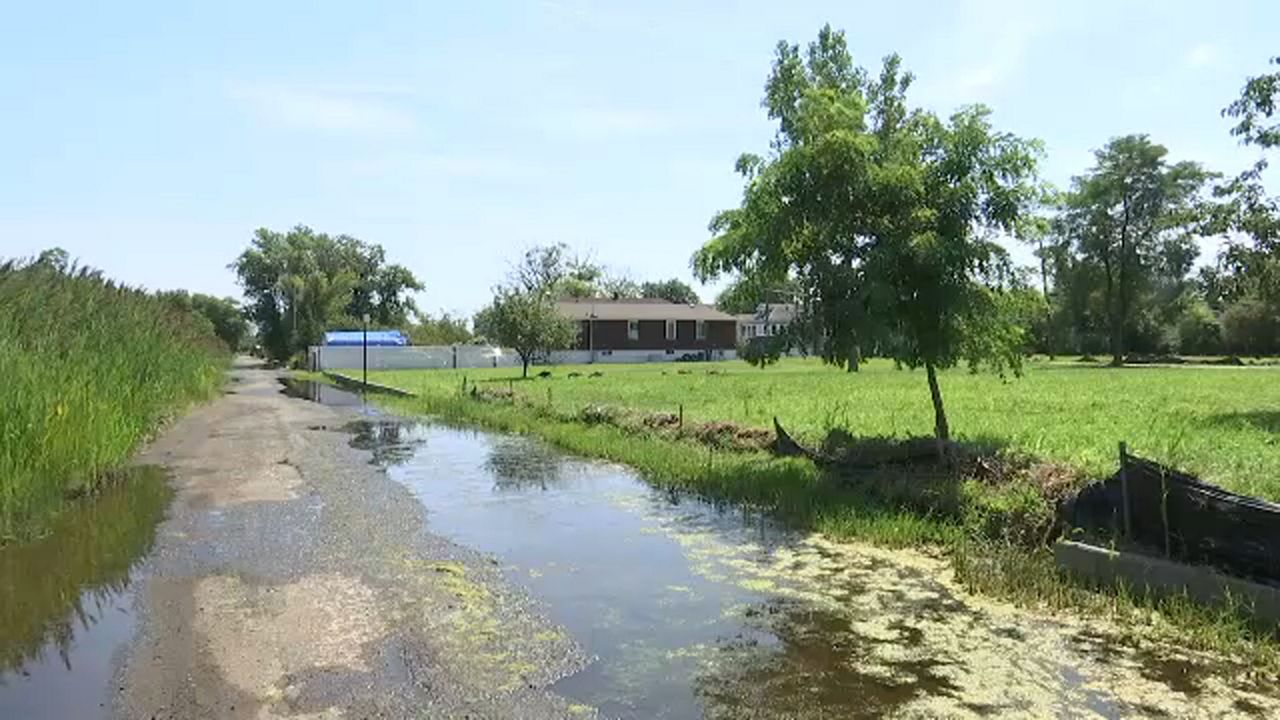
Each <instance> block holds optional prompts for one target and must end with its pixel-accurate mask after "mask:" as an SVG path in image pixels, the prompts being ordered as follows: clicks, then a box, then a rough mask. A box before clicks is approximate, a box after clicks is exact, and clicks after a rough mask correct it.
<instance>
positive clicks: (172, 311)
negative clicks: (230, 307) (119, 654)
mask: <svg viewBox="0 0 1280 720" xmlns="http://www.w3.org/2000/svg"><path fill="white" fill-rule="evenodd" d="M226 361H227V352H226V349H225V347H223V346H222V344H221V343H220V342H219V341H218V340H217V338H216V337H215V336H214V334H213V329H212V326H211V325H210V324H209V323H208V321H206V320H203V319H202V318H199V317H198V316H195V315H192V314H191V313H188V312H183V311H180V310H177V309H176V308H174V307H172V306H171V305H170V304H168V303H166V302H164V301H162V300H160V299H157V298H156V297H154V296H152V295H150V294H148V293H145V292H143V291H140V290H136V289H133V288H129V287H125V286H123V285H120V284H118V283H115V282H112V281H110V280H106V279H104V278H103V277H102V276H101V274H100V273H98V272H97V271H93V270H88V269H75V268H72V269H70V270H63V269H60V268H58V267H55V266H52V265H49V264H41V263H34V264H24V263H21V262H14V261H11V262H7V263H4V264H0V543H4V542H6V541H9V540H13V539H16V538H24V537H28V536H31V535H33V534H38V533H39V532H40V531H41V530H43V529H44V528H45V527H47V525H48V523H49V521H50V519H51V518H52V516H53V515H55V514H56V513H57V510H58V508H59V506H60V505H61V504H62V503H63V502H64V501H65V499H66V498H68V497H70V496H74V495H78V494H83V493H86V492H91V491H92V490H93V489H94V488H95V487H96V486H97V485H98V484H99V483H100V482H101V481H102V480H103V478H104V477H105V475H106V474H107V473H108V472H109V471H110V470H111V469H112V468H113V467H115V466H118V465H119V464H120V463H121V462H123V461H124V460H125V459H126V458H127V457H128V456H129V454H130V453H131V452H132V451H133V450H134V449H135V448H136V447H137V446H138V444H139V442H141V441H142V440H143V439H145V438H146V437H147V436H148V434H149V433H151V432H153V431H154V430H155V428H156V426H157V425H158V424H159V423H161V422H162V421H163V420H164V419H165V418H166V417H168V416H170V415H172V414H173V413H174V412H176V411H177V410H179V409H181V408H182V407H183V406H185V405H186V404H188V403H190V402H192V401H195V400H198V399H202V398H205V397H208V396H210V395H211V394H212V393H214V392H215V391H216V390H217V388H218V386H219V383H220V380H221V375H222V370H223V369H224V367H225V364H226Z"/></svg>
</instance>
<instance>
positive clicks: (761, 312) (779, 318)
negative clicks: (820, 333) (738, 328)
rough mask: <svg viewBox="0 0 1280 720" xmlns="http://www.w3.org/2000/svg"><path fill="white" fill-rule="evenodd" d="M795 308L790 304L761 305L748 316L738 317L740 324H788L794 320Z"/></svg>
mask: <svg viewBox="0 0 1280 720" xmlns="http://www.w3.org/2000/svg"><path fill="white" fill-rule="evenodd" d="M796 311H797V308H796V306H795V305H794V304H792V303H773V304H762V305H759V306H757V307H756V311H755V312H754V313H752V314H750V315H739V316H738V320H739V321H741V322H770V323H789V322H791V321H792V320H795V319H796V314H797V313H796Z"/></svg>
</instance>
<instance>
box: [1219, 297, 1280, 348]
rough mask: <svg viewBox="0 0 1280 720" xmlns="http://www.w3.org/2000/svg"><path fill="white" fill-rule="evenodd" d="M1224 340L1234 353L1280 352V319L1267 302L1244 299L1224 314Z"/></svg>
mask: <svg viewBox="0 0 1280 720" xmlns="http://www.w3.org/2000/svg"><path fill="white" fill-rule="evenodd" d="M1222 340H1223V344H1224V345H1225V346H1226V349H1227V351H1228V352H1231V353H1237V354H1240V355H1270V354H1273V353H1276V352H1277V351H1280V319H1277V318H1276V315H1275V313H1273V312H1272V311H1271V309H1270V308H1268V307H1267V306H1266V305H1265V304H1264V303H1261V302H1259V301H1257V300H1241V301H1240V302H1237V303H1235V304H1234V305H1231V306H1230V307H1228V308H1227V309H1226V311H1224V312H1223V313H1222Z"/></svg>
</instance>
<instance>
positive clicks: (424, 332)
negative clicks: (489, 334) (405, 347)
mask: <svg viewBox="0 0 1280 720" xmlns="http://www.w3.org/2000/svg"><path fill="white" fill-rule="evenodd" d="M472 338H473V336H472V334H471V331H470V330H469V329H468V328H467V319H466V318H465V317H454V316H453V315H450V314H449V313H447V312H442V313H440V315H439V317H432V316H431V315H428V314H426V313H419V314H418V321H417V322H416V323H414V324H412V325H410V326H409V339H410V340H411V341H412V342H413V344H414V345H460V344H462V343H467V342H471V340H472Z"/></svg>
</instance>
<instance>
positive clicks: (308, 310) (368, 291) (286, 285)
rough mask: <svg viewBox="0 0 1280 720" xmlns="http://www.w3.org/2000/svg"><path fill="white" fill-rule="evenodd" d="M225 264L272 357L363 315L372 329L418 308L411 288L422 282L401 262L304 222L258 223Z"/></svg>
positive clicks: (403, 324) (354, 323) (283, 357)
mask: <svg viewBox="0 0 1280 720" xmlns="http://www.w3.org/2000/svg"><path fill="white" fill-rule="evenodd" d="M231 269H232V270H234V271H235V273H236V276H237V277H238V279H239V281H240V286H241V287H242V288H243V289H244V295H245V300H246V302H247V305H246V307H245V313H246V315H247V316H248V318H249V319H250V320H252V321H253V323H254V324H255V325H256V326H257V329H258V342H259V343H260V344H261V346H262V349H263V350H264V352H265V353H266V355H267V356H268V357H269V358H271V359H273V360H276V361H278V362H285V361H288V360H290V359H292V358H296V357H297V356H298V355H299V354H300V353H303V352H305V350H306V348H307V347H308V346H311V345H318V344H320V342H321V341H322V339H323V337H324V333H325V331H327V330H332V329H337V328H358V327H361V326H362V324H363V319H364V317H365V316H366V315H367V316H368V317H369V323H370V326H371V327H373V328H394V329H404V328H407V327H408V326H409V325H410V323H411V318H412V317H414V316H415V315H416V313H417V307H416V306H415V304H414V301H413V298H412V296H411V295H410V293H411V292H413V291H416V290H421V289H422V288H423V286H422V283H421V282H420V281H419V280H418V279H417V278H416V277H415V276H414V275H413V273H411V272H410V271H409V270H408V269H407V268H405V267H404V266H402V265H397V264H394V263H389V262H387V259H386V252H385V251H384V250H383V248H382V246H381V245H376V244H372V243H366V242H364V241H362V240H358V239H356V238H353V237H350V236H348V235H336V236H331V235H328V234H325V233H319V232H316V231H314V230H312V229H311V228H309V227H306V226H304V225H299V226H297V227H294V228H293V229H291V230H289V231H287V232H277V231H273V230H268V229H266V228H261V229H259V230H258V231H257V232H256V233H254V237H253V241H252V242H251V244H250V246H249V248H248V249H246V250H245V251H244V252H243V253H241V254H240V256H239V257H238V258H236V260H235V262H233V263H231Z"/></svg>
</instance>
